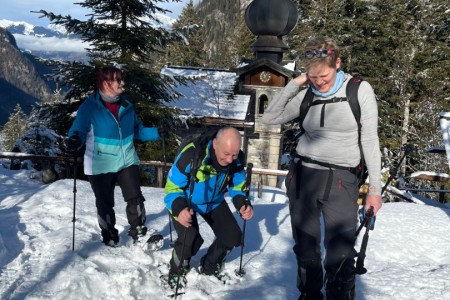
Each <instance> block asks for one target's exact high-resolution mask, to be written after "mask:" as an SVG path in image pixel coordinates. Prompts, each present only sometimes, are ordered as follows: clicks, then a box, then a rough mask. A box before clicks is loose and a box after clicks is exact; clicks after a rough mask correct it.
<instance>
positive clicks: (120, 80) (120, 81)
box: [114, 77, 123, 84]
mask: <svg viewBox="0 0 450 300" xmlns="http://www.w3.org/2000/svg"><path fill="white" fill-rule="evenodd" d="M114 80H115V81H117V83H118V84H121V83H122V81H123V80H122V78H120V77H119V78H116V79H114Z"/></svg>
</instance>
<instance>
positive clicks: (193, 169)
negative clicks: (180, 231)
mask: <svg viewBox="0 0 450 300" xmlns="http://www.w3.org/2000/svg"><path fill="white" fill-rule="evenodd" d="M197 161H198V158H197V154H194V158H193V159H192V161H191V177H190V179H189V180H190V181H189V200H188V207H187V208H188V210H190V209H191V202H192V193H193V192H194V184H195V182H196V178H197V177H196V173H197ZM186 236H187V227H186V228H184V235H183V247H182V248H181V257H180V264H181V265H182V264H183V261H184V248H185V244H186ZM174 251H175V249H174ZM181 265H180V266H181ZM178 271H180V270H178ZM180 277H181V276H178V277H177V285H176V288H175V295H174V296H175V299H177V296H178V289H179V287H180Z"/></svg>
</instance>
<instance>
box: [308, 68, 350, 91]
mask: <svg viewBox="0 0 450 300" xmlns="http://www.w3.org/2000/svg"><path fill="white" fill-rule="evenodd" d="M344 79H345V74H344V71H339V72H337V74H336V80H335V81H334V85H333V88H332V89H331V90H329V91H328V92H326V93H321V92H319V91H318V90H317V89H316V87H315V86H314V85H313V84H311V88H312V91H313V93H314V94H315V95H317V96H320V97H328V96H331V95H333V94H334V93H336V92H337V91H338V90H339V89H340V88H341V86H342V84H344Z"/></svg>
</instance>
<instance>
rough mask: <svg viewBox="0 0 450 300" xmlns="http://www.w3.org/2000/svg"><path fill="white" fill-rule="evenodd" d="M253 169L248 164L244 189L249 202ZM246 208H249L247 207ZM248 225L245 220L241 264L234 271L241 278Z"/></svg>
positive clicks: (251, 165) (250, 164)
mask: <svg viewBox="0 0 450 300" xmlns="http://www.w3.org/2000/svg"><path fill="white" fill-rule="evenodd" d="M252 169H253V164H252V163H248V164H247V170H246V175H245V184H244V186H243V189H242V190H243V191H244V192H245V196H246V200H248V198H249V196H250V187H251V183H252ZM246 207H247V205H246ZM246 225H247V220H244V225H243V226H242V239H241V259H240V263H239V269H238V270H235V271H234V273H235V274H236V275H237V276H240V277H242V276H244V275H245V270H244V269H243V268H242V256H243V254H244V239H245V227H246Z"/></svg>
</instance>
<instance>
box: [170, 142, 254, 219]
mask: <svg viewBox="0 0 450 300" xmlns="http://www.w3.org/2000/svg"><path fill="white" fill-rule="evenodd" d="M196 151H198V149H195V146H194V143H190V144H188V145H186V146H185V147H184V149H183V150H182V151H181V152H180V154H179V155H178V156H177V158H176V160H175V162H174V164H173V166H172V168H171V169H170V171H169V174H168V178H167V183H166V186H165V192H166V196H165V197H164V202H165V204H166V207H167V209H168V210H169V211H170V213H171V214H172V215H173V216H174V217H177V216H178V214H179V213H180V212H181V211H182V210H183V209H185V208H186V207H189V206H190V207H191V208H192V209H193V210H194V211H196V212H198V213H201V214H206V213H210V212H211V211H213V210H214V209H215V208H216V207H217V206H219V205H220V204H221V203H222V202H223V201H225V193H226V192H228V193H229V195H230V197H231V198H232V200H233V204H234V206H235V207H236V209H237V210H239V209H240V208H241V207H242V205H244V204H245V200H246V196H245V193H244V192H243V191H242V187H243V186H244V183H245V170H244V165H245V158H244V153H243V152H242V151H240V152H239V155H238V158H237V159H235V160H234V161H233V162H232V163H231V164H230V165H229V166H227V167H224V168H220V170H217V169H216V168H214V166H213V165H214V164H213V161H212V160H213V157H214V155H211V154H212V153H211V151H214V150H213V149H212V140H211V141H209V142H208V145H207V147H206V151H203V153H204V155H203V157H200V159H199V160H201V162H199V167H198V171H197V172H196V176H195V177H196V178H191V177H192V176H191V162H193V161H194V157H195V155H196ZM190 180H196V182H195V184H194V188H193V194H192V198H190ZM188 202H190V203H188Z"/></svg>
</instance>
